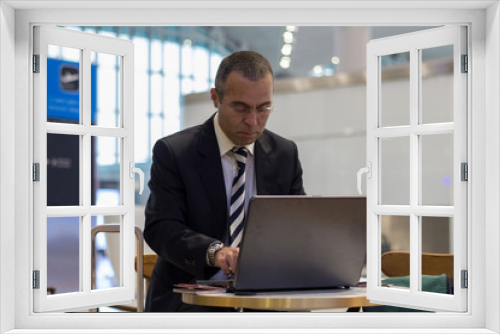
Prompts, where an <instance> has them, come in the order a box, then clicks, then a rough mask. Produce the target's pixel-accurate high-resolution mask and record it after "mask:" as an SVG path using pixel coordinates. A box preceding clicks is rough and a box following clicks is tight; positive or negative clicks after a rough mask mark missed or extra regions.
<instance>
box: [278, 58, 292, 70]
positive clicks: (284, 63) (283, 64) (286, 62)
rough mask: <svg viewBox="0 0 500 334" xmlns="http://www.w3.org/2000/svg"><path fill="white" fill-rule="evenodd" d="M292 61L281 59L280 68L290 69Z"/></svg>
mask: <svg viewBox="0 0 500 334" xmlns="http://www.w3.org/2000/svg"><path fill="white" fill-rule="evenodd" d="M291 61H292V59H291V58H290V57H281V60H280V66H281V68H289V67H290V63H291Z"/></svg>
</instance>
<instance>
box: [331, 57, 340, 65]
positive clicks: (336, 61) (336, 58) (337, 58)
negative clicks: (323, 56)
mask: <svg viewBox="0 0 500 334" xmlns="http://www.w3.org/2000/svg"><path fill="white" fill-rule="evenodd" d="M332 63H333V64H335V65H337V64H338V63H340V59H339V57H332Z"/></svg>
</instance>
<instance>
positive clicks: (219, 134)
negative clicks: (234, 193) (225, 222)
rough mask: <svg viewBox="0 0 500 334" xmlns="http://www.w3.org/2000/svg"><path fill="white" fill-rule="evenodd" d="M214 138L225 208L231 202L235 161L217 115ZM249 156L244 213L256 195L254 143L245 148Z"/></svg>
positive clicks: (230, 143) (230, 144) (235, 170)
mask: <svg viewBox="0 0 500 334" xmlns="http://www.w3.org/2000/svg"><path fill="white" fill-rule="evenodd" d="M214 128H215V137H216V138H217V143H218V144H219V152H220V158H221V162H222V171H223V173H224V184H225V185H226V198H227V208H228V209H229V205H230V202H231V190H232V187H233V180H234V177H235V176H236V175H237V174H238V168H237V166H238V165H237V163H236V159H235V158H234V156H233V153H232V152H231V150H232V149H233V147H234V146H237V145H235V144H234V143H233V142H232V141H231V139H229V138H228V137H227V136H226V134H225V133H224V131H222V128H221V127H220V125H219V113H217V114H216V115H215V117H214ZM245 147H246V149H247V150H248V152H249V154H248V157H247V162H246V165H245V213H246V212H247V211H248V203H249V201H250V199H251V198H252V196H253V195H255V194H256V193H257V186H256V179H255V155H254V147H255V143H252V144H250V145H246V146H245Z"/></svg>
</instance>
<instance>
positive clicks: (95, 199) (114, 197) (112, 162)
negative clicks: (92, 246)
mask: <svg viewBox="0 0 500 334" xmlns="http://www.w3.org/2000/svg"><path fill="white" fill-rule="evenodd" d="M120 143H121V139H120V138H115V137H92V147H93V149H92V158H91V159H92V194H93V196H92V205H100V206H112V205H120V203H121V199H120V182H121V178H120V175H121V172H120V161H121V158H120V155H121V145H120Z"/></svg>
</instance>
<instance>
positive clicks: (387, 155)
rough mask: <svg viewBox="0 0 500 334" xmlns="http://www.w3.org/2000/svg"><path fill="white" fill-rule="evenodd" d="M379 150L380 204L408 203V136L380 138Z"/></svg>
mask: <svg viewBox="0 0 500 334" xmlns="http://www.w3.org/2000/svg"><path fill="white" fill-rule="evenodd" d="M380 151H381V154H380V159H381V163H380V168H381V185H380V188H381V192H382V203H381V204H384V205H409V204H410V138H409V137H394V138H381V139H380Z"/></svg>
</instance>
